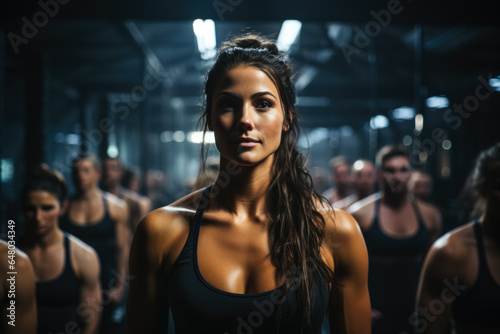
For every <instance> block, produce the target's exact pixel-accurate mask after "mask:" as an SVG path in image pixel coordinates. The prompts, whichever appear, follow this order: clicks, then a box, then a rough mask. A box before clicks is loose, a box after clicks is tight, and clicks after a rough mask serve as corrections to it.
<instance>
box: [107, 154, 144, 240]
mask: <svg viewBox="0 0 500 334" xmlns="http://www.w3.org/2000/svg"><path fill="white" fill-rule="evenodd" d="M102 167H103V168H102V178H101V188H102V190H104V191H106V192H108V193H110V194H113V195H115V196H116V197H118V198H120V199H122V200H124V201H125V202H126V203H127V206H128V209H129V214H128V217H129V223H128V226H129V228H130V232H131V233H130V235H132V234H133V233H134V231H135V227H136V226H137V224H138V223H139V221H140V220H141V218H142V217H143V215H142V213H141V206H140V204H139V198H138V197H137V196H136V194H135V193H134V192H132V191H130V190H128V189H127V188H124V187H122V185H121V183H122V178H123V168H122V164H121V162H120V160H119V159H118V158H111V157H106V158H104V160H103V164H102Z"/></svg>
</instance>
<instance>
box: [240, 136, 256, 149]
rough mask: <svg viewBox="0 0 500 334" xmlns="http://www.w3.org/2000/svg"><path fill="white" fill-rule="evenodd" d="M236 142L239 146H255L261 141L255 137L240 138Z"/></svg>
mask: <svg viewBox="0 0 500 334" xmlns="http://www.w3.org/2000/svg"><path fill="white" fill-rule="evenodd" d="M236 143H237V144H238V146H239V147H245V148H248V147H254V146H257V144H258V143H259V141H257V140H255V139H253V138H238V139H237V140H236Z"/></svg>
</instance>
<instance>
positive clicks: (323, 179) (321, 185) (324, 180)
mask: <svg viewBox="0 0 500 334" xmlns="http://www.w3.org/2000/svg"><path fill="white" fill-rule="evenodd" d="M310 172H311V178H312V182H313V186H314V189H315V190H316V191H317V192H318V193H320V194H322V193H324V192H325V191H326V190H327V188H328V177H327V171H326V170H325V169H324V168H322V167H311V170H310Z"/></svg>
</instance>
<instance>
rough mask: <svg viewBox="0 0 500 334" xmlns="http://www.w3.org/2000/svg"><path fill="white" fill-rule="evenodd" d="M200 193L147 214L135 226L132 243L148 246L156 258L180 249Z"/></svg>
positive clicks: (192, 194) (197, 192)
mask: <svg viewBox="0 0 500 334" xmlns="http://www.w3.org/2000/svg"><path fill="white" fill-rule="evenodd" d="M201 193H202V191H196V192H194V193H191V194H189V195H187V196H185V197H183V198H181V199H179V200H178V201H175V202H174V203H172V204H170V205H167V206H164V207H161V208H158V209H156V210H153V211H151V212H150V213H148V214H147V215H146V216H144V218H143V219H142V220H141V221H140V222H139V224H138V226H137V229H136V231H135V234H134V242H135V243H136V244H141V245H148V248H149V250H150V251H151V252H152V254H156V255H158V256H160V255H161V256H162V255H163V254H166V253H169V252H170V250H171V249H172V248H178V247H180V243H182V242H183V241H185V240H186V238H187V235H188V234H189V229H190V222H191V221H192V218H193V217H194V215H195V213H196V207H197V205H198V203H199V201H200V198H201ZM176 246H177V247H176Z"/></svg>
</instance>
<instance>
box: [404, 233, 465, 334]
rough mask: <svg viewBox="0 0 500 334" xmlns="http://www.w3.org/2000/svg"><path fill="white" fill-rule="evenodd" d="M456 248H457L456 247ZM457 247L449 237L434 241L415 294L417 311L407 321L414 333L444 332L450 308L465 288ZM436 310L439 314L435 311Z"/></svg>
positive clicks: (447, 328) (447, 329)
mask: <svg viewBox="0 0 500 334" xmlns="http://www.w3.org/2000/svg"><path fill="white" fill-rule="evenodd" d="M457 246H458V247H457ZM459 253H460V247H459V245H456V244H453V242H450V240H449V236H448V235H445V236H444V237H442V238H440V239H438V240H437V241H436V242H435V243H434V245H433V246H432V248H431V249H430V251H429V253H428V255H427V257H426V260H425V263H424V267H423V269H422V274H421V276H420V283H419V288H418V293H417V311H416V313H414V315H413V316H412V317H411V318H410V321H411V322H412V323H413V325H415V326H416V330H417V332H418V333H426V334H442V333H443V334H444V333H448V331H449V327H450V318H451V306H452V303H453V301H454V300H455V298H456V296H457V295H456V294H457V292H458V293H460V292H461V291H463V290H464V288H465V287H466V286H465V285H462V284H460V283H459V282H460V281H461V279H460V278H461V277H460V276H461V275H460V274H459V269H458V268H461V267H462V264H460V259H459V256H458V255H459ZM437 308H439V312H437V311H435V310H436V309H437Z"/></svg>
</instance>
